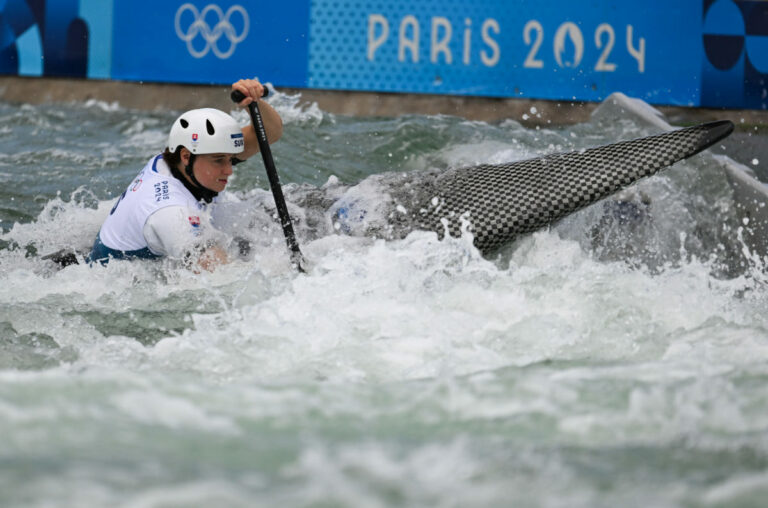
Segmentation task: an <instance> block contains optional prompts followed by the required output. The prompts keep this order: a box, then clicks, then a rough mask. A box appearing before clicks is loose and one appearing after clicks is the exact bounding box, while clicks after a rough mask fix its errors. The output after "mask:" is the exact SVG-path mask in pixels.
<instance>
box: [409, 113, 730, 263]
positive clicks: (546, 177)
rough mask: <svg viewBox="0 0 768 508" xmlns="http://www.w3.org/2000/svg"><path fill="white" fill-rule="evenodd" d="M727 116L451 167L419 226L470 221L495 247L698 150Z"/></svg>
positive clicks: (453, 227) (482, 240)
mask: <svg viewBox="0 0 768 508" xmlns="http://www.w3.org/2000/svg"><path fill="white" fill-rule="evenodd" d="M726 123H729V122H717V123H713V124H704V125H700V126H696V127H689V128H685V129H680V130H677V131H673V132H668V133H665V134H660V135H657V136H650V137H646V138H641V139H636V140H633V141H624V142H620V143H616V144H612V145H606V146H602V147H597V148H591V149H587V150H582V151H577V152H569V153H563V154H554V155H550V156H547V157H542V158H538V159H531V160H525V161H519V162H513V163H509V164H500V165H481V166H476V167H471V168H463V169H458V170H455V171H452V172H450V173H448V174H445V175H443V176H441V177H440V178H439V179H438V181H437V182H436V183H435V188H436V190H437V195H433V196H432V197H431V199H430V201H429V202H428V203H427V204H426V205H425V206H423V207H422V209H421V214H420V216H419V217H418V219H417V222H418V227H419V228H420V229H427V230H431V231H436V232H437V233H438V235H440V236H441V237H442V235H443V234H444V232H445V231H446V229H447V230H448V232H449V233H450V234H451V235H452V236H459V235H460V234H461V228H462V224H464V225H465V227H467V228H468V230H469V231H471V232H472V233H473V234H474V242H475V245H476V246H477V248H478V249H480V250H481V251H484V252H487V251H491V250H493V249H495V248H497V247H500V246H501V245H503V244H505V243H507V242H509V241H511V240H513V239H514V238H515V237H517V236H518V235H521V234H524V233H530V232H533V231H536V230H538V229H541V228H543V227H546V226H547V225H549V224H551V223H552V222H554V221H556V220H558V219H560V218H562V217H564V216H566V215H568V214H570V213H573V212H575V211H576V210H579V209H581V208H584V207H585V206H587V205H590V204H592V203H594V202H596V201H599V200H600V199H602V198H605V197H607V196H609V195H611V194H613V193H614V192H616V191H618V190H620V189H622V188H624V187H627V186H628V185H630V184H632V183H633V182H635V181H637V180H639V179H640V178H644V177H647V176H650V175H653V174H654V173H656V172H657V171H659V170H661V169H663V168H665V167H667V166H670V165H671V164H673V163H675V162H677V161H679V160H681V159H684V158H686V157H689V156H691V155H693V154H695V153H698V152H699V151H701V150H703V149H704V148H706V147H707V146H709V145H711V144H712V143H714V142H716V141H717V140H718V139H722V137H725V136H727V135H728V134H729V133H730V130H728V132H726V133H725V134H723V132H721V131H723V127H724V124H726ZM718 127H719V128H720V131H717V132H715V133H714V134H713V132H712V131H713V129H717V128H718ZM730 128H731V129H732V128H733V126H732V125H731V126H730Z"/></svg>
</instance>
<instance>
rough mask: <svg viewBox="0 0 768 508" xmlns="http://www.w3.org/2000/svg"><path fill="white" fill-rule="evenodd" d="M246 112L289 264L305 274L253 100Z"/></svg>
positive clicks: (236, 97) (238, 96)
mask: <svg viewBox="0 0 768 508" xmlns="http://www.w3.org/2000/svg"><path fill="white" fill-rule="evenodd" d="M264 91H265V93H264V96H266V95H267V89H266V88H265V89H264ZM230 97H231V98H232V101H233V102H236V103H239V102H241V101H242V100H243V99H245V95H243V93H242V92H241V91H240V90H233V91H232V94H231V95H230ZM248 112H249V113H250V114H251V122H252V123H253V128H254V130H255V131H256V139H258V140H259V151H260V152H261V158H262V160H263V161H264V168H265V169H266V170H267V177H268V178H269V187H270V189H272V197H274V198H275V206H276V207H277V215H278V217H279V219H280V225H281V226H283V234H284V235H285V243H286V244H288V249H289V250H290V251H291V263H293V265H294V266H295V267H296V269H297V270H298V271H300V272H302V273H305V272H306V270H305V269H304V265H305V264H306V261H305V260H304V256H303V255H302V254H301V250H299V242H297V241H296V234H295V233H294V232H293V224H292V223H291V216H290V215H288V206H287V205H286V204H285V197H284V196H283V188H282V187H281V186H280V177H279V176H278V175H277V168H275V161H274V160H272V150H271V149H270V148H269V141H267V132H266V131H265V130H264V121H263V120H262V119H261V112H260V111H259V106H258V105H257V104H256V101H255V100H254V101H253V102H251V103H250V104H248Z"/></svg>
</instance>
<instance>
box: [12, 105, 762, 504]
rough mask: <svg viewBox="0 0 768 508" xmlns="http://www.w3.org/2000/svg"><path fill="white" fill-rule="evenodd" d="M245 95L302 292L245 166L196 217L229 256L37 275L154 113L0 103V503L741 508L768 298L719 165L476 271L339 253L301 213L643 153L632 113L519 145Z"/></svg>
mask: <svg viewBox="0 0 768 508" xmlns="http://www.w3.org/2000/svg"><path fill="white" fill-rule="evenodd" d="M270 101H271V103H272V104H273V105H274V106H275V107H276V109H277V110H278V111H279V112H280V114H281V115H282V117H283V120H284V122H285V133H284V136H283V138H282V139H281V140H280V141H279V142H278V143H276V144H274V145H273V147H272V149H273V155H274V158H275V163H276V165H277V168H278V171H279V172H280V176H281V179H282V182H283V184H284V186H285V189H284V191H285V194H286V198H287V199H288V201H289V209H290V211H291V213H292V215H294V217H295V224H294V225H295V227H296V230H297V233H298V237H299V241H300V243H301V247H302V250H303V252H304V255H305V256H306V258H307V260H308V261H309V267H310V268H309V270H308V272H307V273H306V274H299V273H297V272H296V271H295V270H294V269H293V267H292V266H291V265H290V262H289V259H288V255H287V251H286V248H285V242H284V240H283V237H282V232H281V230H280V227H279V225H278V224H277V223H276V222H275V220H274V218H273V217H272V215H273V214H272V209H271V208H270V207H272V206H273V205H272V204H271V202H270V199H271V195H270V194H269V192H268V190H267V179H266V176H265V174H264V169H263V166H262V165H261V161H260V160H259V158H258V156H257V157H254V158H253V159H251V160H249V161H247V162H246V163H244V164H241V165H238V166H237V167H236V168H235V175H234V177H233V178H232V179H231V181H230V185H229V187H228V192H227V194H228V195H227V196H223V202H224V204H225V205H227V206H229V207H230V209H231V210H233V212H232V215H231V216H232V220H231V223H230V228H229V231H228V234H230V235H232V236H234V235H240V236H244V237H245V238H247V239H248V240H250V241H251V243H252V249H251V252H250V253H248V255H244V256H240V257H237V256H235V257H236V259H235V260H234V261H233V262H232V263H231V264H229V265H226V266H224V267H222V268H221V269H218V270H216V271H215V272H214V273H201V274H195V273H193V272H190V271H188V270H186V269H184V268H182V267H178V266H174V265H173V264H171V263H168V262H163V261H161V262H148V261H131V262H112V263H109V264H108V265H107V266H93V267H91V266H88V265H85V264H80V265H75V266H68V267H66V268H64V269H59V268H58V267H57V266H55V265H53V264H52V263H51V262H49V261H45V260H43V259H42V258H41V257H42V255H44V254H47V253H50V252H53V251H56V250H58V249H62V248H73V249H81V250H82V249H87V247H88V246H89V245H91V244H92V242H93V238H94V236H95V234H96V232H97V231H98V228H99V226H100V224H101V222H102V221H103V219H104V217H105V216H106V214H108V213H109V210H110V208H111V207H112V206H113V204H114V202H115V200H116V199H117V197H118V196H119V195H120V193H121V192H122V191H123V190H124V189H125V187H126V186H127V185H128V184H129V183H130V182H131V180H132V179H133V178H134V177H135V175H136V174H137V173H138V171H139V170H140V169H141V167H143V165H144V164H145V163H146V161H147V160H148V159H149V158H150V157H152V156H154V155H156V154H157V153H159V152H160V151H161V150H162V148H163V147H164V143H165V140H166V136H167V131H168V129H169V128H170V125H171V124H172V122H173V120H174V119H175V118H176V117H177V116H178V114H179V113H180V111H171V110H157V111H151V112H150V111H138V110H129V109H126V108H123V107H121V106H120V105H119V104H117V103H112V104H110V103H104V102H99V101H87V102H78V103H67V104H44V105H14V104H7V103H0V119H2V121H1V122H0V125H2V127H0V183H2V185H0V203H2V204H1V205H0V228H2V230H1V231H0V436H1V437H0V506H3V507H22V506H23V507H48V506H57V507H73V508H74V507H82V506H119V507H131V508H133V507H158V508H159V507H171V506H173V507H198V506H212V505H215V506H229V507H241V506H242V507H246V506H248V507H250V506H349V507H379V506H414V507H421V506H436V507H464V506H484V507H487V506H517V507H529V506H530V507H542V506H546V507H561V506H562V507H565V506H568V507H609V506H610V507H613V506H625V507H647V506H654V507H726V506H727V507H733V506H744V507H747V506H762V504H763V503H764V500H765V499H766V497H767V496H768V391H767V390H766V388H765V387H766V383H768V317H766V312H765V309H766V307H767V305H766V304H767V303H768V286H767V285H766V283H767V282H768V276H766V267H765V262H766V260H765V259H764V258H763V257H761V255H760V254H759V253H755V252H752V251H751V250H750V249H749V247H748V246H747V244H746V243H745V242H744V239H743V238H744V228H745V227H746V226H747V224H745V222H744V221H743V220H742V219H741V218H740V216H739V215H738V214H737V213H736V206H735V203H734V201H733V195H732V192H731V190H730V187H729V185H728V182H727V179H726V177H725V174H724V171H723V168H722V164H723V162H722V159H721V158H718V157H715V156H713V155H712V154H711V153H709V152H705V153H702V154H699V155H697V156H695V157H693V158H691V159H689V160H686V161H683V162H681V163H678V164H676V165H675V166H673V167H672V168H671V169H669V170H666V171H664V172H662V173H660V174H659V175H656V176H653V177H651V178H649V179H647V180H643V181H642V182H640V183H638V184H637V185H634V186H633V187H631V188H630V189H629V190H628V191H626V192H625V193H623V194H622V195H621V196H619V197H617V198H614V199H609V200H606V201H603V202H600V203H596V204H595V205H592V206H590V207H589V208H587V209H584V210H582V211H580V212H578V213H576V214H574V215H572V216H570V217H568V218H567V219H565V220H563V221H561V222H559V223H557V224H555V225H554V226H552V227H551V228H549V229H547V230H543V231H540V232H537V233H534V234H531V235H526V236H523V237H521V238H519V239H517V240H516V241H515V242H514V243H512V244H510V245H508V246H506V247H504V248H503V249H502V250H501V251H499V252H495V253H493V254H491V255H487V256H483V255H482V254H481V253H480V252H479V251H478V250H477V249H476V248H475V247H474V246H473V245H472V238H471V236H468V235H465V236H464V237H462V238H447V239H446V240H443V241H440V240H438V238H437V235H436V234H435V233H429V232H420V231H416V232H413V233H411V234H410V235H408V236H406V237H405V238H403V239H398V240H387V239H384V238H377V237H376V236H375V235H374V236H348V235H344V234H339V231H338V229H339V228H338V227H336V226H335V225H334V222H333V218H332V217H331V215H330V214H326V213H324V212H325V211H326V208H324V207H325V206H326V205H327V204H328V203H315V202H313V200H312V196H314V194H313V192H315V190H317V189H322V191H323V192H324V193H325V194H326V195H329V196H332V197H334V198H338V197H340V196H343V195H344V193H347V192H353V193H355V194H354V195H355V196H356V198H357V199H361V200H363V201H364V202H365V203H368V206H369V208H370V209H372V210H374V211H375V207H376V203H377V202H382V201H385V198H386V196H384V195H383V193H384V192H385V190H384V189H383V188H382V187H381V186H380V182H381V179H382V178H384V179H388V180H387V181H389V182H391V181H394V180H396V179H397V177H398V175H402V174H410V173H411V172H414V171H432V172H436V171H437V172H439V171H443V170H448V169H452V168H459V167H463V166H470V165H476V164H481V163H490V164H499V163H503V162H509V161H513V160H521V159H525V158H530V157H537V156H541V155H546V154H551V153H557V152H564V151H571V150H579V149H583V148H588V147H592V146H597V145H601V144H606V143H612V142H615V141H620V140H625V139H633V138H637V137H641V136H645V135H651V134H656V133H658V132H659V125H660V124H659V122H658V121H649V118H652V117H654V115H655V113H654V112H653V111H651V109H650V107H649V106H647V105H643V104H640V105H638V104H635V106H637V108H636V109H627V108H625V107H621V106H620V105H617V104H615V103H613V102H611V101H606V102H605V103H603V104H602V105H601V106H600V107H598V108H597V110H596V111H595V113H594V114H593V116H592V119H591V120H590V121H589V122H586V123H583V124H578V125H572V126H554V125H548V124H547V123H546V121H542V122H541V125H540V126H539V127H537V128H528V127H524V126H523V125H522V124H521V123H520V120H521V119H520V118H509V119H507V120H505V121H502V122H497V123H492V124H491V123H484V122H476V121H468V120H465V119H462V118H459V117H452V116H444V115H438V116H423V115H402V116H398V117H386V118H385V117H368V118H366V117H346V116H340V115H334V114H331V113H328V112H325V111H322V110H321V109H319V108H318V107H317V106H316V105H307V104H305V103H303V102H301V101H300V97H298V96H291V95H285V94H281V93H275V94H273V96H272V97H271V98H270ZM233 114H234V115H235V116H236V118H237V119H238V120H239V121H240V122H242V124H243V125H245V124H246V123H247V122H248V117H247V114H246V113H245V112H244V111H236V112H234V113H233ZM536 114H537V113H536V111H531V112H530V115H532V116H535V115H536ZM657 120H658V118H657ZM376 175H379V176H376ZM381 175H384V176H381ZM355 184H359V185H357V186H356V187H352V186H353V185H355ZM350 189H353V190H350ZM617 200H619V201H620V203H619V201H617ZM617 203H618V204H617ZM622 203H623V204H622ZM627 203H629V205H628V206H629V208H627V207H626V206H625V205H626V204H627ZM627 210H630V211H631V212H632V213H630V214H629V215H627V213H624V212H626V211H627ZM372 213H373V212H372Z"/></svg>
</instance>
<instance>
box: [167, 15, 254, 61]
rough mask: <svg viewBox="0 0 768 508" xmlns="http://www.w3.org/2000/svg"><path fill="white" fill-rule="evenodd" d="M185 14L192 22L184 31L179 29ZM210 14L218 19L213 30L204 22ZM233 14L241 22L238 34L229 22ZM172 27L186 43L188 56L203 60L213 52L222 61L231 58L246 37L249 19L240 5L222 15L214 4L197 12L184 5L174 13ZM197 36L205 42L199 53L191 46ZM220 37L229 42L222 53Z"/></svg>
mask: <svg viewBox="0 0 768 508" xmlns="http://www.w3.org/2000/svg"><path fill="white" fill-rule="evenodd" d="M186 12H189V13H191V14H192V16H193V18H194V21H193V22H192V24H191V25H190V26H189V28H187V30H186V31H184V30H182V29H181V17H182V16H183V15H184V14H185V13H186ZM210 13H213V14H215V15H216V17H217V19H218V22H217V23H216V24H215V25H214V26H213V28H211V26H210V25H209V24H208V22H207V21H206V16H208V14H210ZM235 13H237V14H239V15H240V17H241V18H242V20H243V30H242V32H240V33H239V34H238V33H237V31H236V30H235V27H234V26H233V25H232V23H231V22H230V19H231V18H232V15H233V14H235ZM174 25H175V27H176V35H177V36H178V37H179V39H181V40H182V41H184V42H186V43H187V50H188V51H189V54H190V55H192V56H193V57H195V58H203V57H204V56H205V55H207V54H208V52H209V51H213V54H214V55H216V56H217V57H219V58H221V59H222V60H223V59H227V58H229V57H230V56H232V53H234V52H235V48H236V47H237V45H238V44H239V43H241V42H243V40H245V38H246V36H247V35H248V29H249V28H250V19H249V18H248V12H247V11H246V10H245V8H244V7H243V6H242V5H233V6H232V7H230V8H229V9H228V10H227V12H226V13H224V11H223V10H222V9H221V7H219V6H218V5H216V4H209V5H206V6H205V8H203V10H202V11H198V10H197V7H195V6H194V5H192V4H191V3H186V4H184V5H182V6H181V7H179V10H178V11H176V19H175V20H174ZM198 35H199V36H201V37H202V38H203V40H204V41H205V46H204V47H203V49H201V50H199V51H198V50H197V49H195V47H194V45H193V44H192V41H193V40H195V38H196V37H197V36H198ZM222 36H224V37H225V38H226V39H227V40H228V41H229V48H228V49H227V50H226V51H222V50H221V49H220V48H219V40H220V39H221V37H222Z"/></svg>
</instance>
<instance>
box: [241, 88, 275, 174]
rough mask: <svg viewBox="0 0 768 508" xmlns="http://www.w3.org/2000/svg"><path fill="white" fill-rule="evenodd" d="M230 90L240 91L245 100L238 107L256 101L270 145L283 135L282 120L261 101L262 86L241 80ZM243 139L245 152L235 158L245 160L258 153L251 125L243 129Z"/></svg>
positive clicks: (256, 141)
mask: <svg viewBox="0 0 768 508" xmlns="http://www.w3.org/2000/svg"><path fill="white" fill-rule="evenodd" d="M232 90H240V91H241V92H242V93H243V95H245V99H243V100H242V101H240V103H239V106H241V107H244V108H245V107H247V106H248V104H250V103H251V102H253V101H254V100H257V101H258V102H257V104H258V105H259V112H260V113H261V119H262V120H263V121H264V130H265V131H266V132H267V139H268V140H269V143H270V144H272V143H274V142H275V141H277V140H278V139H280V137H281V136H282V135H283V120H282V118H280V115H279V114H278V112H277V111H275V108H273V107H272V106H270V105H269V104H267V103H266V102H264V101H263V100H261V96H262V95H263V94H264V85H262V84H261V83H259V81H258V80H256V79H241V80H240V81H237V82H235V83H233V84H232ZM243 138H244V140H245V150H243V152H242V153H239V154H237V158H238V159H240V160H245V159H247V158H248V157H250V156H252V155H254V154H255V153H257V152H258V151H259V141H258V140H257V139H256V131H254V129H253V125H251V124H248V126H246V127H243Z"/></svg>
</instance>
